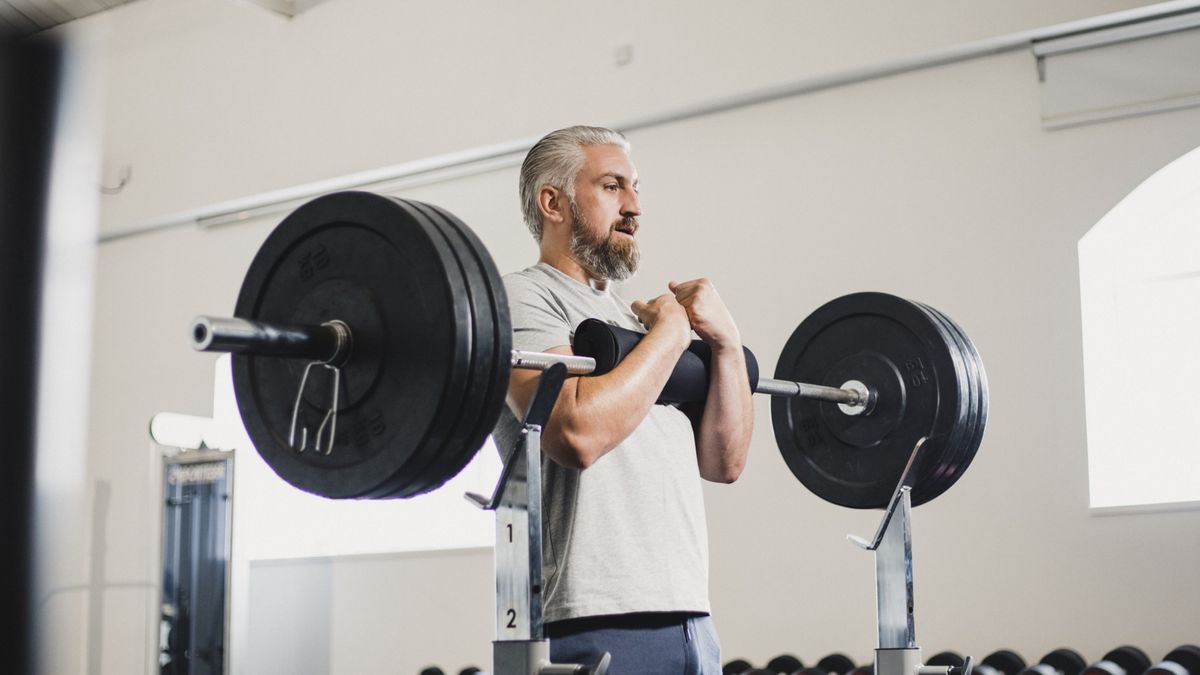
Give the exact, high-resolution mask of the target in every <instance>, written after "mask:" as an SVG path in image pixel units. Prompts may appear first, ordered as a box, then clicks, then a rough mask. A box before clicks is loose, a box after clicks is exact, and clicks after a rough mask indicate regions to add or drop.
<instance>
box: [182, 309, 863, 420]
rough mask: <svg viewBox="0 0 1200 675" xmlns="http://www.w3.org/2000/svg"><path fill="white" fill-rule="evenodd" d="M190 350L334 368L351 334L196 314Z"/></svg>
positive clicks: (518, 361) (761, 386) (544, 363)
mask: <svg viewBox="0 0 1200 675" xmlns="http://www.w3.org/2000/svg"><path fill="white" fill-rule="evenodd" d="M191 336H192V349H194V350H196V351H200V352H229V353H239V354H252V355H255V356H276V357H285V358H296V359H303V360H307V361H310V362H317V363H322V364H329V365H337V364H338V363H344V362H345V361H346V360H347V359H348V358H349V356H350V351H351V349H352V347H351V345H353V342H354V340H353V331H352V330H351V329H350V327H349V326H348V325H346V324H345V323H344V322H342V321H340V320H336V319H335V320H331V321H327V322H325V323H322V324H317V325H306V326H295V325H288V326H280V325H275V324H270V323H266V322H263V321H249V320H246V319H237V318H221V317H211V316H198V317H196V318H195V319H193V320H192V328H191ZM509 363H510V364H511V365H512V367H513V368H521V369H525V370H546V369H547V368H549V367H550V366H552V365H554V364H556V363H561V364H563V365H564V366H566V367H567V373H568V374H570V375H590V374H592V373H593V372H595V371H596V359H594V358H591V357H588V356H575V355H570V354H552V353H549V352H531V351H522V350H519V349H514V350H512V356H511V358H510V359H509ZM754 393H756V394H767V395H769V396H784V397H792V396H799V397H801V398H808V399H814V400H819V401H829V402H832V403H838V404H841V405H844V406H848V407H854V408H862V407H865V406H866V405H867V402H868V401H869V400H870V398H871V393H870V390H869V389H868V388H867V387H866V386H865V385H863V384H862V383H858V382H853V381H852V382H851V384H849V386H843V387H828V386H824V385H819V384H807V383H804V382H791V381H788V380H777V379H774V378H765V377H764V378H758V381H757V383H756V384H755V385H754Z"/></svg>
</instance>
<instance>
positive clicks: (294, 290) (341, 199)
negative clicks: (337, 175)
mask: <svg viewBox="0 0 1200 675" xmlns="http://www.w3.org/2000/svg"><path fill="white" fill-rule="evenodd" d="M434 234H435V233H433V232H431V231H430V230H429V229H428V228H427V227H425V226H423V225H421V224H420V223H418V222H416V220H415V219H414V218H413V217H412V214H411V212H410V211H409V210H406V209H405V208H404V207H403V205H402V204H401V203H399V202H397V201H396V200H392V199H389V198H387V197H381V196H378V195H373V194H369V193H358V192H347V193H337V194H333V195H327V196H325V197H320V198H318V199H315V200H313V201H310V202H308V203H307V204H305V205H303V206H301V207H300V208H298V209H297V210H296V211H295V212H293V213H292V214H290V215H289V216H288V217H287V218H285V219H284V220H283V222H281V223H280V225H279V226H278V227H276V228H275V230H274V231H273V232H272V233H271V234H270V235H269V236H268V237H267V239H266V241H265V242H264V243H263V245H262V247H261V248H260V249H259V251H258V253H257V254H256V255H255V257H254V260H253V261H252V262H251V264H250V268H249V270H248V272H247V274H246V278H245V280H244V281H243V283H242V289H241V292H240V293H239V295H238V302H237V307H236V309H235V312H234V313H235V315H236V316H238V317H240V318H245V319H251V320H254V319H258V320H262V321H266V322H274V323H282V324H295V323H313V322H320V321H328V320H332V319H342V320H345V321H347V324H348V325H350V327H351V332H352V334H353V336H354V346H353V351H352V353H351V355H350V358H349V360H348V362H347V363H346V364H345V366H344V367H343V369H342V388H341V395H340V401H339V404H340V405H339V408H340V410H339V414H338V419H337V437H336V439H335V447H334V450H333V452H332V453H331V454H328V455H326V454H323V453H317V452H313V451H311V450H307V451H304V452H297V451H296V450H293V449H292V448H291V446H290V445H289V444H288V429H289V427H290V424H291V411H292V405H293V401H294V398H295V396H296V392H297V390H298V387H299V384H300V377H301V373H302V371H303V368H304V365H305V364H304V363H302V362H300V361H297V360H294V359H280V358H269V357H254V356H249V355H244V354H235V355H234V356H233V380H234V392H235V394H236V397H237V401H238V408H239V411H240V413H241V416H242V420H243V423H244V424H245V426H246V431H247V433H248V434H249V436H250V439H251V440H252V441H253V442H254V445H255V448H256V449H257V450H258V452H259V454H260V455H262V457H263V459H264V460H265V461H266V462H267V464H268V465H269V466H270V467H271V468H272V469H273V470H274V471H275V472H276V473H277V474H279V476H280V477H281V478H283V479H284V480H285V481H287V482H288V483H291V484H292V485H294V486H296V487H298V488H300V489H302V490H305V491H307V492H311V493H313V494H318V495H322V496H325V497H331V498H351V497H360V496H364V495H366V494H369V493H371V492H373V491H377V490H379V489H380V487H381V486H382V485H384V484H385V483H388V482H390V481H392V480H393V479H394V477H395V476H397V475H403V468H404V466H405V465H406V464H407V462H408V461H410V460H411V459H413V457H414V456H420V455H421V454H422V452H424V451H425V448H426V446H427V445H428V443H429V442H430V438H431V436H432V437H435V440H436V437H437V436H438V435H439V434H441V433H443V431H442V429H443V427H444V426H445V418H446V417H447V412H446V410H445V409H444V408H445V406H446V404H447V403H448V401H449V402H453V403H454V404H455V405H457V402H458V398H459V396H460V395H461V389H462V386H463V385H464V384H465V382H464V381H463V380H464V378H465V372H464V370H463V367H462V365H461V364H463V363H464V362H465V358H466V355H467V349H468V343H469V339H470V330H471V327H470V325H469V321H468V320H467V318H466V316H467V313H468V311H469V307H468V305H467V299H466V294H465V291H464V290H463V289H461V288H458V287H456V285H455V282H454V280H453V279H452V278H451V276H450V275H449V274H448V270H449V269H450V267H449V266H450V265H452V264H453V263H454V261H453V258H452V255H451V253H450V252H449V251H448V250H447V249H446V248H445V246H444V245H440V244H439V242H438V241H437V239H436V238H435V236H434ZM459 286H461V283H459ZM323 370H324V369H322V368H320V367H315V368H314V369H313V377H314V378H315V379H316V380H317V381H315V382H312V383H310V385H309V387H307V388H306V394H305V397H304V401H303V402H302V405H301V425H307V426H308V428H309V429H310V434H312V435H315V433H316V429H317V427H318V425H319V424H320V419H321V417H322V415H323V414H324V410H325V409H326V406H327V402H328V400H329V398H328V396H329V393H328V390H329V384H328V382H329V380H328V379H327V378H326V377H322V376H325V375H326V373H323V372H319V371H323ZM312 440H313V439H311V438H310V444H311V443H312Z"/></svg>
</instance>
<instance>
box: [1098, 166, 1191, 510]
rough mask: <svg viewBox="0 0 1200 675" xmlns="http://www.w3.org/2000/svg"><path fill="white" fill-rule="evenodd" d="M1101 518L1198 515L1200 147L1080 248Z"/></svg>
mask: <svg viewBox="0 0 1200 675" xmlns="http://www.w3.org/2000/svg"><path fill="white" fill-rule="evenodd" d="M1079 275H1080V302H1081V308H1082V320H1083V357H1084V374H1085V392H1086V401H1087V404H1086V405H1087V444H1088V473H1089V486H1090V502H1091V506H1092V507H1093V508H1108V507H1143V506H1163V505H1179V504H1192V505H1200V348H1198V346H1200V148H1198V149H1196V150H1193V151H1192V152H1191V153H1189V154H1187V155H1184V156H1183V157H1181V158H1180V159H1178V160H1176V161H1174V162H1172V163H1171V164H1169V165H1168V166H1166V167H1165V168H1163V169H1161V170H1160V171H1158V173H1156V174H1154V175H1153V176H1151V177H1150V178H1149V179H1148V180H1146V181H1145V182H1144V183H1142V184H1141V185H1140V186H1138V187H1137V188H1136V189H1135V190H1134V191H1133V192H1132V193H1130V194H1129V196H1127V197H1126V198H1125V199H1124V200H1122V201H1121V203H1119V204H1117V206H1116V207H1115V208H1113V210H1112V211H1110V212H1109V213H1108V215H1106V216H1105V217H1104V218H1103V219H1101V220H1100V222H1099V223H1097V224H1096V225H1095V226H1094V227H1093V228H1092V229H1091V230H1090V231H1089V232H1088V233H1087V234H1086V235H1084V237H1083V238H1082V239H1081V240H1080V241H1079Z"/></svg>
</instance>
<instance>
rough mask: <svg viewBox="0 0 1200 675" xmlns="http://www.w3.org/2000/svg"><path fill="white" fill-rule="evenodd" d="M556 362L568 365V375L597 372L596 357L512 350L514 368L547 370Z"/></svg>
mask: <svg viewBox="0 0 1200 675" xmlns="http://www.w3.org/2000/svg"><path fill="white" fill-rule="evenodd" d="M556 363H561V364H563V365H564V366H566V367H567V374H568V375H591V374H592V373H594V372H596V359H593V358H589V357H587V356H572V355H570V354H550V353H547V352H523V351H521V350H519V349H514V350H513V351H512V366H513V368H524V369H528V370H546V369H547V368H549V367H550V366H552V365H554V364H556Z"/></svg>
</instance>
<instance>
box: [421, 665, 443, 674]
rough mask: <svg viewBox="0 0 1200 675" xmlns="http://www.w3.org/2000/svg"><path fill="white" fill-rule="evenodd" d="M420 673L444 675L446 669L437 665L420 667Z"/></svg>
mask: <svg viewBox="0 0 1200 675" xmlns="http://www.w3.org/2000/svg"><path fill="white" fill-rule="evenodd" d="M421 675H446V671H444V670H442V669H441V668H438V667H437V666H429V667H427V668H422V669H421Z"/></svg>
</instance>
